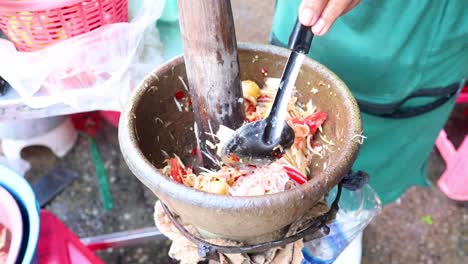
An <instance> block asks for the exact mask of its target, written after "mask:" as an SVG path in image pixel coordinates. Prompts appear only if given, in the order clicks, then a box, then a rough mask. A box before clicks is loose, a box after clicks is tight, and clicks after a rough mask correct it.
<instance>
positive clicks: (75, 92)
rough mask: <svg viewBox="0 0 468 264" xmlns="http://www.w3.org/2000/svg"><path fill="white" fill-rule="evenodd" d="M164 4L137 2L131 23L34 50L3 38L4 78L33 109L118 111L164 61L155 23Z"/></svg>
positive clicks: (0, 69) (146, 0)
mask: <svg viewBox="0 0 468 264" xmlns="http://www.w3.org/2000/svg"><path fill="white" fill-rule="evenodd" d="M130 2H132V1H130ZM164 3H165V1H164V0H142V1H138V2H137V4H138V5H139V7H140V8H139V12H138V13H137V14H136V15H135V16H134V18H133V19H131V22H129V23H116V24H110V25H106V26H103V27H101V28H98V29H96V30H94V31H91V32H88V33H86V34H83V35H79V36H76V37H73V38H70V39H67V40H64V41H62V42H59V43H57V44H55V45H52V46H49V47H47V48H44V49H42V50H39V51H35V52H18V51H16V49H15V47H14V46H13V44H12V43H11V42H9V41H7V40H0V58H2V60H1V61H0V76H2V77H3V78H4V79H5V80H6V81H7V82H9V83H10V85H11V86H12V87H13V89H15V90H16V91H17V92H18V93H19V95H20V96H21V97H22V98H23V100H24V102H25V103H26V104H27V105H28V106H30V107H32V108H39V107H47V106H51V105H54V104H57V103H65V104H68V105H71V106H72V107H74V108H76V109H77V110H79V109H80V106H84V105H86V109H90V108H95V109H101V110H120V108H121V105H122V104H124V103H125V99H127V98H128V94H129V92H130V90H131V88H133V87H134V86H135V85H136V84H137V82H139V81H140V80H141V79H142V78H143V76H144V75H146V74H147V73H148V72H150V71H151V70H152V69H153V68H154V67H156V66H157V65H159V64H160V63H162V62H163V58H162V50H163V49H162V45H161V44H160V41H159V35H158V32H157V29H156V27H155V21H156V20H157V19H158V18H159V17H160V16H161V14H162V11H163V8H164ZM129 5H130V7H132V6H135V5H134V4H133V5H132V3H129Z"/></svg>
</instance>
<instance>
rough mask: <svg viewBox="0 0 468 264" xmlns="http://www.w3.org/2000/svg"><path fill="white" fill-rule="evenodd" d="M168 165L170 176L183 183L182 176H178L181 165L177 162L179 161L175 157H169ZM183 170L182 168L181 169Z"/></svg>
mask: <svg viewBox="0 0 468 264" xmlns="http://www.w3.org/2000/svg"><path fill="white" fill-rule="evenodd" d="M169 165H170V166H171V177H172V179H173V180H174V181H176V182H178V183H183V180H182V177H181V176H180V171H181V169H182V167H181V166H180V164H179V161H178V160H177V159H175V158H174V159H170V160H169ZM182 171H183V169H182Z"/></svg>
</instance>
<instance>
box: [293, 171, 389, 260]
mask: <svg viewBox="0 0 468 264" xmlns="http://www.w3.org/2000/svg"><path fill="white" fill-rule="evenodd" d="M357 178H362V177H357ZM364 178H365V177H364ZM364 178H363V179H364ZM349 179H350V180H352V179H354V178H353V177H350V178H349ZM349 183H350V184H351V182H349ZM354 183H357V182H354ZM351 185H352V184H351ZM335 193H336V188H334V189H333V190H332V191H331V192H330V195H328V197H327V203H328V204H331V202H332V201H333V200H334V197H335ZM339 206H340V210H339V211H338V213H337V215H336V218H335V219H334V220H333V221H332V222H331V223H329V224H328V227H329V228H330V232H329V234H328V235H327V236H324V237H321V238H318V239H315V240H312V241H308V242H306V243H304V249H303V250H302V255H303V256H304V260H303V262H302V264H331V263H333V262H334V261H335V260H336V259H337V258H338V256H339V255H340V254H341V252H343V251H344V250H345V249H346V247H347V246H348V245H349V244H350V243H351V242H352V241H353V240H354V239H355V238H356V237H357V236H358V235H359V234H360V233H362V231H363V230H364V228H365V227H366V226H367V225H368V224H369V222H370V221H371V220H372V219H373V218H374V216H375V215H376V214H378V213H379V211H380V210H381V207H382V204H381V201H380V199H379V197H378V196H377V194H376V193H375V191H374V190H373V189H372V188H371V187H370V186H369V185H368V184H364V185H363V186H362V187H361V188H360V189H357V190H354V191H353V190H349V189H343V192H342V194H341V199H340V202H339Z"/></svg>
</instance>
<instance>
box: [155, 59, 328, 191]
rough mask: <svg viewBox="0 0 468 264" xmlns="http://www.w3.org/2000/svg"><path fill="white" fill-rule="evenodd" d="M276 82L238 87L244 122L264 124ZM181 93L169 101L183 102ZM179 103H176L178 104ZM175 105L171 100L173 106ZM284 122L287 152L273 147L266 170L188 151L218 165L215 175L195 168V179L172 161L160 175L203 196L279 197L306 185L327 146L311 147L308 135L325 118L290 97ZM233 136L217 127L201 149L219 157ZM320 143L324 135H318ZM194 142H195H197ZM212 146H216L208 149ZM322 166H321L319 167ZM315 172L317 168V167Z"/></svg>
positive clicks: (311, 137) (234, 158)
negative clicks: (289, 137)
mask: <svg viewBox="0 0 468 264" xmlns="http://www.w3.org/2000/svg"><path fill="white" fill-rule="evenodd" d="M262 74H264V75H265V76H267V75H268V70H267V69H265V68H262ZM279 82H280V80H279V79H278V78H265V85H264V86H263V87H262V88H260V87H259V86H258V84H257V83H255V82H254V81H250V80H248V81H243V82H242V92H243V98H240V99H242V100H239V102H241V103H243V104H244V110H245V114H246V121H247V122H254V121H256V120H260V119H263V118H265V117H266V116H267V115H268V113H269V111H270V109H271V105H272V102H273V100H274V98H275V95H276V91H277V89H278V86H279ZM183 96H185V93H184V92H183V91H182V94H181V95H177V93H176V96H175V97H174V100H175V101H176V103H178V101H179V100H180V102H181V103H184V102H187V99H184V97H183ZM178 98H179V99H178ZM176 99H177V100H176ZM287 110H288V112H287V114H288V116H287V122H288V124H289V125H290V126H291V128H292V129H293V130H294V134H295V138H294V144H293V145H292V146H291V147H290V148H289V149H283V148H281V147H278V148H276V149H274V151H273V152H272V153H271V155H272V156H273V157H275V158H276V160H275V161H274V162H272V163H271V164H268V165H263V166H255V165H251V164H244V163H243V161H242V160H240V159H239V157H238V156H236V155H235V154H233V153H231V154H230V155H229V158H228V159H227V160H224V161H223V162H225V163H221V161H219V160H217V158H216V157H214V156H211V155H208V154H209V153H205V151H203V150H200V149H197V148H193V149H192V150H191V154H192V155H197V154H203V155H204V156H205V157H207V158H209V159H210V160H212V161H213V162H214V163H217V164H219V165H220V170H218V171H211V170H208V169H205V168H199V170H200V171H201V173H198V174H195V173H194V171H193V169H192V168H186V167H185V166H184V164H183V163H182V161H181V160H180V159H179V158H178V157H177V156H175V158H172V159H168V160H167V166H165V167H164V168H163V169H161V171H162V173H163V174H164V175H166V176H168V177H171V178H172V179H173V180H174V181H176V182H179V183H182V184H184V185H187V186H190V187H193V188H195V189H197V190H201V191H204V192H209V193H214V194H220V195H233V196H236V195H264V194H271V193H277V192H282V191H285V190H288V189H290V188H294V187H296V186H298V185H302V184H305V183H307V181H308V176H309V177H310V169H309V167H310V166H311V165H312V161H313V159H315V158H321V157H323V155H322V154H321V152H322V151H329V150H330V148H329V147H330V146H331V145H332V144H328V145H327V144H325V145H317V143H316V142H314V134H315V133H316V132H317V130H320V131H321V128H322V125H323V124H324V123H325V121H326V120H327V114H326V113H325V112H320V111H317V107H316V106H314V105H313V104H312V101H311V100H309V101H307V102H302V103H301V102H298V97H297V95H295V94H293V96H292V98H291V100H290V101H289V104H288V109H287ZM194 132H195V135H196V136H197V135H198V129H197V126H196V125H195V126H194ZM233 133H235V131H234V130H232V129H230V128H227V127H225V126H220V127H219V130H218V131H217V132H216V134H215V133H214V132H213V131H212V129H211V125H210V133H207V134H208V135H211V137H212V141H206V145H209V146H210V147H211V148H213V149H215V148H216V153H217V154H218V155H220V153H221V149H222V147H223V144H224V142H226V141H227V140H229V138H230V137H231V136H232V134H233ZM319 136H320V137H321V138H322V139H323V140H324V141H325V143H332V142H331V141H330V140H326V138H325V135H322V134H319ZM197 142H200V141H199V139H198V137H197ZM212 142H216V143H217V144H214V143H212ZM323 164H324V166H326V165H325V164H326V163H323ZM315 166H318V165H317V163H316V165H315Z"/></svg>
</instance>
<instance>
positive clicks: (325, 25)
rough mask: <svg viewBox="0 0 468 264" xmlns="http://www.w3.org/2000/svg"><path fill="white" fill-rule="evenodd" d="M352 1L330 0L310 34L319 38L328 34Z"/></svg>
mask: <svg viewBox="0 0 468 264" xmlns="http://www.w3.org/2000/svg"><path fill="white" fill-rule="evenodd" d="M352 2H353V0H330V1H328V4H327V5H326V6H325V9H324V10H323V12H322V15H321V16H320V18H319V19H318V20H317V22H316V23H315V24H314V25H313V26H312V32H314V34H315V35H318V36H321V35H323V34H325V33H327V32H328V30H329V29H330V27H331V26H332V25H333V23H335V21H336V19H337V18H338V17H339V16H341V15H342V14H343V13H344V11H345V10H346V8H347V7H348V6H349V5H350V4H351V3H352Z"/></svg>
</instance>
